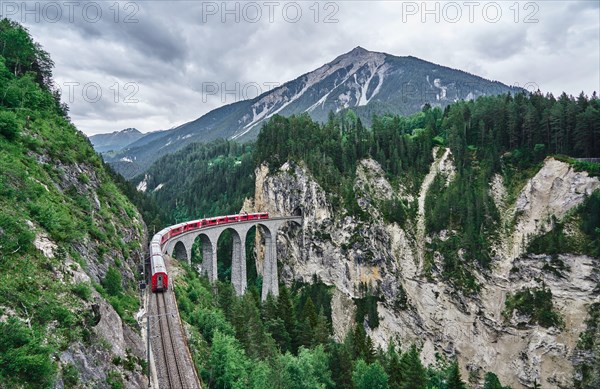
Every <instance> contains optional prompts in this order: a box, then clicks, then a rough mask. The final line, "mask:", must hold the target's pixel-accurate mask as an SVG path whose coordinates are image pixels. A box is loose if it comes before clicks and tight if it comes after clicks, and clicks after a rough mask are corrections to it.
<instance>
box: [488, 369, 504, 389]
mask: <svg viewBox="0 0 600 389" xmlns="http://www.w3.org/2000/svg"><path fill="white" fill-rule="evenodd" d="M483 389H509V388H508V387H506V386H502V384H501V383H500V380H499V379H498V376H496V374H494V373H492V372H488V373H486V374H485V377H484V382H483Z"/></svg>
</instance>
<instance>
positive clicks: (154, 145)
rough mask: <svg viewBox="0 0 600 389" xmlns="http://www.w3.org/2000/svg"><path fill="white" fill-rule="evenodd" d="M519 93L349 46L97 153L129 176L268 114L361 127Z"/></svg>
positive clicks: (246, 134)
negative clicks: (332, 119)
mask: <svg viewBox="0 0 600 389" xmlns="http://www.w3.org/2000/svg"><path fill="white" fill-rule="evenodd" d="M519 91H521V89H520V88H514V87H509V86H507V85H504V84H502V83H500V82H496V81H489V80H486V79H483V78H481V77H477V76H475V75H472V74H469V73H465V72H463V71H460V70H455V69H450V68H447V67H444V66H441V65H436V64H433V63H431V62H427V61H423V60H421V59H418V58H415V57H410V56H407V57H397V56H393V55H390V54H386V53H377V52H372V51H368V50H365V49H363V48H362V47H357V48H355V49H354V50H352V51H350V52H348V53H346V54H343V55H341V56H339V57H337V58H336V59H334V60H333V61H331V62H329V63H327V64H325V65H323V66H322V67H320V68H318V69H316V70H314V71H312V72H309V73H306V74H304V75H302V76H300V77H298V78H297V79H295V80H293V81H290V82H287V83H285V84H283V85H281V86H280V87H277V88H274V89H273V90H270V91H268V92H265V93H263V94H262V95H260V96H258V97H256V98H254V99H252V100H244V101H240V102H236V103H234V104H230V105H227V106H224V107H221V108H218V109H215V110H213V111H211V112H209V113H207V114H206V115H204V116H202V117H200V118H198V119H196V120H194V121H192V122H189V123H186V124H183V125H182V126H179V127H177V128H175V129H172V130H169V131H163V132H161V133H152V134H149V135H147V136H146V137H143V138H141V139H140V140H138V141H137V142H134V143H132V144H131V145H129V146H128V147H127V149H125V150H123V151H121V152H119V153H116V154H110V155H106V156H105V158H106V159H107V161H109V162H110V163H111V164H114V166H115V168H116V169H117V170H118V171H119V172H120V173H122V174H124V175H125V176H126V177H133V176H134V175H136V174H139V173H141V172H143V171H145V170H146V169H147V168H148V167H149V166H150V164H151V163H152V162H153V161H155V160H157V159H158V158H160V157H161V156H163V155H165V154H169V153H173V152H175V151H177V150H180V149H181V148H183V147H184V146H186V145H188V144H190V143H193V142H198V141H202V142H208V141H211V140H214V139H217V138H226V139H234V140H242V141H243V140H250V139H254V138H255V137H256V136H257V134H258V132H259V130H260V127H261V125H262V124H263V123H264V122H265V121H266V120H268V119H269V118H271V117H273V116H274V115H276V114H279V115H283V116H289V115H292V114H299V113H303V112H307V113H308V114H310V116H311V117H312V118H313V119H315V120H317V121H321V122H323V121H326V120H327V116H328V114H329V112H330V111H333V112H338V111H340V110H343V109H346V108H352V109H354V110H355V111H356V113H357V114H358V116H359V117H360V118H361V119H362V120H363V123H365V124H368V123H370V120H371V117H372V115H373V114H383V113H392V114H405V115H407V114H412V113H415V112H418V111H420V110H421V108H422V107H423V105H424V104H425V103H429V104H430V105H432V106H439V107H445V106H446V105H448V104H450V103H452V102H455V101H457V100H461V99H466V100H469V99H475V98H477V97H479V96H485V95H487V96H489V95H498V94H502V93H508V92H511V93H513V94H514V93H516V92H519Z"/></svg>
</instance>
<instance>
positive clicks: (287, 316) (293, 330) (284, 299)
mask: <svg viewBox="0 0 600 389" xmlns="http://www.w3.org/2000/svg"><path fill="white" fill-rule="evenodd" d="M277 317H278V318H279V319H281V321H282V322H283V326H284V328H285V331H286V332H287V334H288V335H289V337H290V350H289V351H291V352H292V353H296V352H297V351H298V347H299V342H298V331H297V327H298V324H297V322H296V314H295V310H294V304H293V303H292V299H291V297H290V292H289V289H288V288H287V287H286V286H285V285H283V286H282V287H281V288H280V289H279V297H278V299H277Z"/></svg>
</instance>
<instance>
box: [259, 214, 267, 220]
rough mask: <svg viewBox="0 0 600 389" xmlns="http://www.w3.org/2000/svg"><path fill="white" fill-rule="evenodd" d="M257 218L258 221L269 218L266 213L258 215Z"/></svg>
mask: <svg viewBox="0 0 600 389" xmlns="http://www.w3.org/2000/svg"><path fill="white" fill-rule="evenodd" d="M258 218H259V219H268V218H269V214H268V213H259V214H258Z"/></svg>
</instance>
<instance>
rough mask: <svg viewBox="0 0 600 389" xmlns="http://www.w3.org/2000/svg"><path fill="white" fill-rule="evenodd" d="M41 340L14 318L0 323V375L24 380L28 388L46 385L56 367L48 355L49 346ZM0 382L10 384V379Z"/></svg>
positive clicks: (50, 350)
mask: <svg viewBox="0 0 600 389" xmlns="http://www.w3.org/2000/svg"><path fill="white" fill-rule="evenodd" d="M43 343H44V342H42V341H41V339H40V337H39V336H38V334H36V333H35V332H34V331H32V330H30V329H29V328H27V326H26V325H25V324H24V323H22V322H21V321H19V320H18V319H16V318H14V317H10V318H9V319H8V320H7V321H6V322H3V323H0V377H6V378H8V379H9V380H11V381H12V380H19V381H16V382H25V383H27V384H29V385H30V387H32V388H45V387H49V386H50V384H51V382H52V379H53V377H54V374H55V371H56V366H55V364H54V363H53V362H52V359H51V358H50V354H51V353H52V349H51V348H49V347H48V346H44V345H43ZM3 385H7V386H6V387H10V381H9V382H3Z"/></svg>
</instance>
